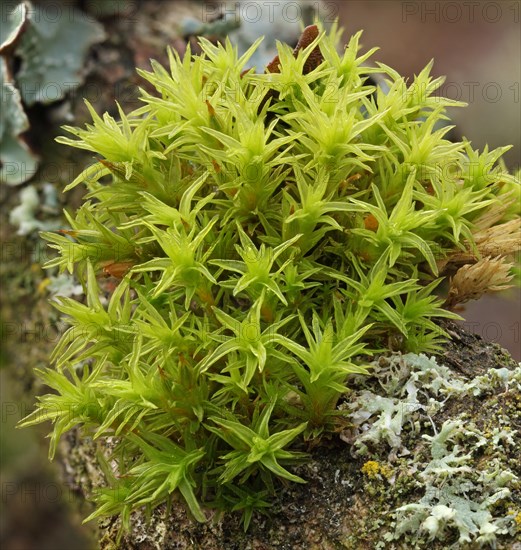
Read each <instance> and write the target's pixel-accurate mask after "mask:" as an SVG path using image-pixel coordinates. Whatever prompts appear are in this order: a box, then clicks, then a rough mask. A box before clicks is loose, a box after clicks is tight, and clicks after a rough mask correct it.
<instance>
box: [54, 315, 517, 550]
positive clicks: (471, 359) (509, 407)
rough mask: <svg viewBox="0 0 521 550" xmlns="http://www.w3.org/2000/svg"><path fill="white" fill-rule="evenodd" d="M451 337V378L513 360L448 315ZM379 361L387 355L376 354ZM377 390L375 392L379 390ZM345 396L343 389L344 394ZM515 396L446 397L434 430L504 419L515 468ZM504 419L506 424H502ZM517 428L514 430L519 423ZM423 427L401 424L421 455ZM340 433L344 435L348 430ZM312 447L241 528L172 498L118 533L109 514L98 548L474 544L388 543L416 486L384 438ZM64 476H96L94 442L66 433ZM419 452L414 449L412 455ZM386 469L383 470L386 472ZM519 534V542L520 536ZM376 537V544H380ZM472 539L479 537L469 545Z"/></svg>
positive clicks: (83, 479) (508, 541)
mask: <svg viewBox="0 0 521 550" xmlns="http://www.w3.org/2000/svg"><path fill="white" fill-rule="evenodd" d="M446 328H447V329H448V330H449V331H450V334H451V336H452V340H451V341H450V342H449V343H448V344H447V346H446V351H445V353H443V354H442V355H439V356H438V357H437V358H436V359H437V362H438V364H440V365H441V364H444V365H446V366H447V367H449V368H450V370H451V376H452V375H453V376H454V379H456V380H460V381H463V382H469V381H470V380H472V379H473V378H475V377H477V376H480V375H484V374H486V373H487V371H489V369H498V368H503V367H504V368H506V369H509V370H512V369H515V368H516V367H517V365H516V363H515V361H513V360H512V358H511V357H510V356H509V355H508V353H507V352H505V350H503V349H501V348H500V347H499V346H497V345H495V344H489V343H487V342H484V341H483V340H481V339H480V338H479V337H477V336H475V335H471V334H468V333H466V332H464V331H463V330H462V329H461V328H459V327H458V326H457V325H455V324H452V323H450V324H447V325H446ZM382 361H385V359H382ZM364 384H365V387H368V388H371V387H372V389H373V390H374V391H375V393H378V381H377V380H376V379H373V380H371V379H366V381H365V382H364ZM380 393H381V391H380ZM348 400H349V398H347V401H348ZM520 405H521V396H520V394H519V392H518V391H508V389H507V390H506V391H505V388H501V387H498V388H497V389H496V390H495V391H490V392H487V394H486V395H485V396H484V395H480V396H475V397H473V396H469V395H467V396H465V398H463V399H458V398H454V397H451V398H449V400H448V401H447V402H446V403H445V405H444V406H443V407H442V408H441V410H440V411H439V412H438V413H437V414H436V415H434V416H433V417H432V420H433V422H434V424H435V425H436V428H437V430H439V429H440V427H441V425H442V424H443V423H444V422H445V421H446V420H449V419H456V418H458V419H459V418H469V419H471V420H472V422H473V423H474V424H475V425H476V426H477V427H478V429H479V431H480V432H482V433H484V434H486V433H487V432H490V429H491V428H492V427H494V426H497V425H498V424H499V423H501V424H502V425H503V426H505V425H507V427H509V428H510V429H511V430H512V432H513V434H514V438H515V444H514V445H509V446H505V448H504V449H503V451H504V453H505V454H504V456H502V457H501V460H503V461H504V462H505V464H508V465H509V467H510V469H511V471H512V472H514V473H515V474H516V475H517V476H519V477H521V458H520V456H519V448H520V444H521V437H520V435H521V430H520V428H521V412H520V410H521V406H520ZM508 424H510V426H508ZM516 429H517V430H518V431H517V432H516V431H515V430H516ZM421 432H423V433H431V434H432V433H433V428H432V426H430V427H429V426H425V429H423V428H422V430H421ZM421 435H422V433H416V434H414V433H413V432H407V428H404V434H403V438H404V443H406V445H407V447H408V448H409V449H411V450H414V453H413V454H414V460H416V459H418V463H419V462H420V459H421V458H422V457H424V455H425V454H426V441H425V439H423V438H422V437H421ZM344 439H345V438H344ZM322 443H323V444H321V445H320V446H319V447H317V448H315V449H314V450H312V451H311V460H310V461H309V462H308V463H307V464H304V465H301V466H299V467H295V468H294V469H293V471H294V472H295V473H296V474H298V475H300V476H302V477H303V478H304V479H306V480H307V484H305V485H299V484H289V485H286V486H282V485H281V486H280V488H279V490H278V492H277V494H276V495H275V499H274V502H273V506H272V507H271V508H270V509H269V516H267V515H261V514H259V513H254V515H253V519H252V522H251V526H250V529H249V530H248V532H247V533H245V532H244V530H243V528H242V526H241V523H240V514H238V513H229V514H226V515H225V516H224V517H223V516H217V515H213V517H212V513H211V512H210V511H208V518H209V520H208V522H207V523H205V524H200V523H196V522H194V521H192V519H190V517H189V516H188V515H187V513H186V511H185V508H184V507H183V505H182V504H180V503H176V502H174V503H172V506H171V507H170V509H169V510H167V508H166V506H164V507H163V506H162V507H159V508H158V509H156V510H155V511H154V512H153V513H152V516H151V518H150V521H149V522H148V523H147V519H146V517H145V514H144V513H142V512H137V513H134V514H133V517H132V521H131V524H132V530H131V532H130V533H127V534H125V535H123V537H122V538H121V539H120V540H118V532H119V527H120V524H119V520H118V519H117V518H109V519H107V520H104V521H102V522H101V523H100V524H99V541H100V548H101V549H102V550H109V549H115V548H124V549H133V550H134V549H135V550H152V549H154V550H155V549H157V550H159V549H161V550H166V549H205V550H222V549H226V550H235V549H236V550H245V549H252V550H253V549H255V550H271V549H288V550H289V549H291V550H296V549H302V550H305V549H306V550H307V549H310V550H311V549H326V550H328V549H353V550H354V549H373V548H379V547H381V548H395V549H402V548H403V549H407V548H433V549H436V548H439V549H442V548H449V547H451V545H452V544H455V546H454V548H473V547H474V546H472V545H469V544H458V543H457V539H458V537H457V534H456V533H452V534H451V533H450V531H449V533H448V536H447V538H446V539H444V540H443V542H436V541H434V542H428V541H427V539H426V538H425V540H424V541H415V542H412V541H411V539H409V538H407V536H405V537H402V538H401V539H399V540H397V541H393V542H384V541H383V538H382V537H383V535H384V534H385V533H392V532H393V530H394V524H393V520H394V516H393V514H392V512H393V511H394V510H396V509H397V508H398V507H399V506H401V505H403V504H406V503H409V502H414V501H417V500H418V499H419V497H420V496H421V493H422V490H421V488H420V489H419V488H418V486H417V484H415V483H414V482H413V479H412V477H411V476H410V475H409V473H410V471H411V464H414V462H411V458H410V457H409V458H408V461H407V460H406V459H405V458H403V457H400V456H397V457H394V458H391V460H389V448H387V446H386V445H381V446H379V447H377V448H372V449H371V452H370V454H369V455H366V456H364V457H354V456H353V452H352V451H353V448H352V446H351V445H349V444H348V443H346V442H345V441H343V440H342V439H341V438H340V437H338V436H335V437H334V438H332V439H331V440H329V441H327V442H326V441H324V442H322ZM62 450H63V457H64V462H65V465H66V472H67V474H66V477H67V481H68V483H70V484H72V485H73V486H74V487H77V488H80V489H81V490H83V491H84V492H85V493H89V492H90V489H91V488H92V487H93V486H97V485H99V484H100V483H101V477H102V476H101V475H100V473H99V470H98V469H97V467H96V465H95V458H94V446H93V445H92V443H91V442H89V441H85V440H83V441H82V440H78V439H76V436H75V435H74V434H71V435H70V436H69V438H67V440H66V441H65V442H64V445H63V448H62ZM417 457H418V458H417ZM369 459H371V460H373V461H378V464H380V468H381V470H382V471H383V472H385V471H386V468H388V471H393V472H395V475H393V476H392V478H391V479H392V481H389V479H387V478H386V476H385V475H384V476H382V475H378V476H370V475H366V473H363V472H364V469H363V468H364V464H365V463H367V461H368V460H369ZM490 459H491V457H490V456H487V453H486V452H485V453H484V454H483V455H482V456H481V455H480V460H476V461H475V463H473V464H471V467H472V468H475V469H476V471H480V469H482V467H483V465H482V464H481V462H484V463H486V462H487V460H490ZM387 477H389V476H387ZM520 503H521V495H520V491H519V484H518V485H517V489H516V490H514V491H513V492H512V494H511V495H510V497H509V500H508V502H507V503H502V504H501V503H500V504H499V505H502V506H506V507H507V508H508V509H512V510H514V511H517V513H518V512H519V505H520ZM516 540H517V541H516ZM378 543H380V544H381V546H378ZM475 547H477V546H475ZM497 548H512V549H516V548H517V549H519V548H521V538H520V531H519V528H518V530H517V535H515V534H514V535H506V536H502V537H498V543H497Z"/></svg>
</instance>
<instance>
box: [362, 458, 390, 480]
mask: <svg viewBox="0 0 521 550" xmlns="http://www.w3.org/2000/svg"><path fill="white" fill-rule="evenodd" d="M360 471H361V472H362V473H363V474H364V475H366V476H367V477H368V478H370V479H374V478H375V477H377V476H382V477H385V478H386V479H389V478H390V477H391V476H392V474H393V470H392V468H391V467H390V466H388V465H387V464H380V462H377V461H376V460H368V461H367V462H366V463H365V464H364V465H363V466H362V468H361V469H360Z"/></svg>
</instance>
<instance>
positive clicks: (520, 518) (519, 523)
mask: <svg viewBox="0 0 521 550" xmlns="http://www.w3.org/2000/svg"><path fill="white" fill-rule="evenodd" d="M514 521H515V522H516V525H517V528H518V529H521V512H518V513H517V514H516V517H515V518H514Z"/></svg>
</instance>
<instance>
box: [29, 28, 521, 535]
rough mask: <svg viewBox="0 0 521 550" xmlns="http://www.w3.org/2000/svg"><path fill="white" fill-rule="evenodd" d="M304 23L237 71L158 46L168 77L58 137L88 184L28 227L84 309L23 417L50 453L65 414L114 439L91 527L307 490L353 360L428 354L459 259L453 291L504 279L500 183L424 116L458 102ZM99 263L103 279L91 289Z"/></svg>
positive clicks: (438, 336)
mask: <svg viewBox="0 0 521 550" xmlns="http://www.w3.org/2000/svg"><path fill="white" fill-rule="evenodd" d="M315 30H316V29H315ZM315 34H316V38H315V39H313V40H311V41H309V40H301V42H300V43H299V44H300V46H299V48H297V51H295V52H292V51H291V50H290V49H289V48H288V47H287V46H284V45H279V56H278V58H277V59H276V60H274V61H273V63H271V64H270V69H269V71H268V72H266V73H264V74H255V73H254V72H253V71H246V72H245V71H244V69H245V68H246V67H247V65H248V59H249V57H250V56H251V55H252V54H253V52H254V51H255V48H256V47H257V46H258V44H255V45H254V46H253V47H252V48H251V49H250V51H249V52H247V54H245V55H244V56H242V57H240V58H238V56H237V54H236V52H235V51H234V49H233V47H232V46H231V45H230V43H226V44H225V45H224V46H214V45H212V44H211V43H209V42H208V41H205V40H202V41H201V46H202V48H203V51H204V55H202V56H200V57H195V58H194V57H192V56H191V55H190V52H188V53H187V54H186V56H185V57H184V59H180V58H179V56H178V55H177V54H176V53H175V52H170V63H171V67H170V71H168V70H166V69H165V68H163V67H161V66H159V65H158V64H154V66H153V71H152V72H151V73H146V72H142V73H141V75H142V76H143V77H144V78H145V79H146V80H147V81H148V83H149V84H150V85H152V86H153V87H154V88H155V90H156V92H155V93H149V92H145V91H143V92H142V100H143V103H144V105H143V107H141V108H140V109H138V110H136V111H134V112H133V113H130V114H129V115H125V114H124V113H123V112H121V113H120V116H121V120H120V121H119V122H116V121H115V120H114V119H113V118H112V117H110V116H109V115H108V114H105V115H104V116H103V117H102V118H101V117H99V116H98V115H97V114H96V113H95V112H94V110H93V109H92V108H91V113H92V117H93V123H92V124H91V125H89V126H88V127H87V128H86V129H78V128H67V130H68V131H69V132H71V133H72V134H74V135H75V136H76V139H65V138H62V139H61V142H63V143H66V144H68V145H71V146H73V147H79V148H83V149H86V150H89V151H93V152H95V153H96V154H97V155H99V156H100V159H99V161H98V162H96V163H95V164H94V165H92V166H91V167H90V168H88V169H87V170H86V171H85V172H84V173H83V174H82V175H81V176H80V177H79V178H78V179H77V180H75V181H74V182H72V183H71V185H70V186H69V187H71V186H74V185H77V184H80V183H85V184H86V186H87V188H88V190H89V193H88V194H87V196H86V199H85V202H84V204H83V206H82V207H81V208H80V209H79V210H78V211H77V212H76V213H75V215H74V216H71V215H68V216H67V218H68V221H69V223H70V225H71V228H70V229H69V230H64V231H62V232H61V234H54V233H47V234H46V235H45V237H46V238H47V240H48V241H50V242H51V245H52V246H53V247H54V248H56V249H57V250H58V251H59V254H58V256H57V257H56V258H55V259H53V260H51V261H50V262H49V264H48V266H49V267H59V268H60V270H68V271H69V272H70V273H74V274H75V275H76V276H77V277H78V278H79V280H80V281H81V282H82V284H83V285H84V287H85V292H86V303H80V302H78V301H75V300H71V299H68V298H61V299H59V300H58V301H57V304H56V307H57V308H58V310H59V311H60V312H61V313H62V314H63V315H64V316H66V317H67V318H68V320H69V323H70V329H69V330H68V331H67V332H66V333H65V334H64V335H63V337H62V339H61V340H60V342H59V344H58V345H57V347H56V349H55V352H54V354H53V357H52V361H53V362H54V363H55V367H54V368H51V369H47V370H45V371H43V372H41V376H42V378H43V380H44V381H45V382H46V383H47V384H48V385H49V386H50V387H51V388H53V389H54V390H55V393H53V394H52V395H46V396H43V397H42V398H41V400H40V404H39V407H38V409H37V410H36V411H35V413H34V414H33V415H32V416H30V417H29V418H28V419H27V420H26V421H25V424H31V423H35V422H40V421H43V420H48V419H50V420H52V421H53V422H54V430H53V432H52V435H51V451H50V452H51V456H52V455H53V454H54V451H55V448H56V444H57V442H58V440H59V438H60V436H61V435H62V434H63V433H64V432H66V431H67V430H69V429H70V428H72V427H73V426H82V429H83V431H84V433H85V434H89V435H92V436H93V437H94V438H107V437H114V436H115V438H114V440H113V441H114V444H115V448H114V451H113V456H112V457H111V461H108V462H107V463H106V464H105V465H104V470H105V475H106V479H107V487H106V488H105V489H102V490H100V491H99V493H98V494H97V503H98V508H97V511H96V512H95V513H94V514H93V515H92V516H91V517H96V516H100V515H113V514H117V513H120V514H121V515H122V520H123V521H122V523H123V525H124V526H126V527H129V518H130V513H131V511H132V510H134V509H135V508H138V507H141V506H147V507H148V508H152V507H155V506H157V505H159V504H161V503H163V502H165V501H169V499H170V498H171V496H172V495H177V497H179V498H182V499H183V500H184V501H185V502H186V504H187V506H188V508H189V509H190V510H191V512H192V514H193V516H194V517H195V518H196V519H198V520H201V521H203V520H205V519H206V518H205V514H204V513H203V509H202V506H203V505H204V506H206V507H213V508H216V509H224V510H240V511H242V513H243V520H244V525H245V527H247V526H248V524H249V522H250V519H251V517H252V513H253V511H254V510H255V509H263V508H267V507H268V506H269V501H270V495H271V494H272V493H273V491H274V490H275V489H276V488H277V486H278V484H279V483H280V480H288V481H295V482H303V481H304V480H303V479H302V478H300V477H298V476H296V475H295V474H294V473H292V472H291V471H290V470H289V469H288V466H289V465H291V464H292V463H294V462H296V461H299V460H301V459H303V458H305V454H304V453H303V452H302V451H303V450H305V449H304V447H303V443H304V442H305V441H312V442H313V443H314V444H316V443H317V442H318V441H319V439H320V437H323V436H324V435H327V434H329V433H331V432H332V431H335V430H338V429H339V427H338V423H337V421H338V420H341V419H340V415H342V414H343V413H342V412H341V411H338V410H337V409H336V406H337V403H338V400H339V399H340V397H341V396H342V395H343V394H345V393H346V392H347V391H348V380H349V378H350V377H351V376H352V375H353V374H355V373H356V374H365V373H366V372H367V370H368V366H367V363H366V362H364V360H363V358H362V354H365V355H367V354H370V353H373V352H376V351H385V350H387V349H389V347H391V348H393V349H401V350H408V351H416V352H419V351H432V350H435V349H437V348H438V347H439V345H440V343H441V342H442V341H443V338H444V332H443V331H442V330H441V329H440V328H438V326H437V325H436V324H435V319H436V318H438V317H454V314H453V313H451V312H449V311H447V310H446V309H444V308H443V307H442V306H443V303H444V297H443V296H438V295H437V294H435V289H436V287H437V286H438V284H439V283H440V281H442V280H443V277H444V275H445V274H447V273H453V272H454V270H456V269H457V267H458V266H459V265H462V264H464V266H465V268H466V269H465V271H464V273H463V274H462V276H460V277H459V279H454V280H455V281H457V282H456V283H455V286H454V285H453V286H452V287H451V293H450V295H449V298H450V300H449V302H450V303H451V304H453V303H456V302H461V301H464V300H465V299H468V298H469V297H470V296H472V297H475V296H477V295H479V294H480V293H481V292H484V291H485V290H487V289H492V290H496V289H499V288H503V287H504V286H505V285H506V283H507V282H508V281H509V278H510V275H509V268H510V264H509V263H508V261H507V260H506V259H505V256H506V255H507V254H509V253H510V252H512V250H513V249H515V247H516V246H517V245H518V244H519V243H518V240H517V241H516V239H515V231H516V229H517V228H518V227H519V208H518V204H517V202H516V198H517V196H518V195H519V181H518V180H517V179H516V178H514V177H513V176H511V175H509V174H508V173H507V172H506V170H505V169H504V167H502V166H501V165H498V164H497V161H498V159H499V158H500V156H501V154H502V152H503V150H497V151H493V152H489V151H487V150H485V151H484V152H483V153H478V152H476V151H473V150H472V148H471V146H470V144H469V143H468V142H466V141H465V142H461V143H450V142H449V141H448V140H446V139H445V138H444V136H445V134H446V132H447V128H441V129H436V127H437V126H436V125H437V124H438V123H439V122H440V121H444V120H445V119H446V116H445V114H444V113H445V108H446V107H448V106H451V105H455V103H454V102H451V101H449V100H447V99H444V98H440V97H438V96H437V95H436V90H437V88H438V87H439V86H440V85H441V83H442V79H439V78H437V79H433V78H431V77H430V76H429V70H430V66H429V67H427V68H426V69H425V70H424V71H422V72H421V73H420V74H419V75H418V76H417V77H416V78H415V80H414V82H413V83H412V84H411V85H410V86H408V85H407V83H406V82H405V81H404V79H403V78H401V77H400V76H399V75H398V74H397V73H396V72H395V71H393V70H392V69H390V68H389V67H386V66H383V65H381V66H379V68H377V69H375V68H367V67H363V66H362V63H363V62H364V61H365V60H366V59H367V58H368V57H369V55H370V54H371V53H372V52H370V53H368V54H366V55H363V56H358V50H359V46H358V40H359V35H356V36H354V37H353V38H352V39H351V40H350V42H349V45H348V46H347V47H346V49H345V51H344V52H343V53H342V54H339V53H338V52H337V49H336V44H337V41H338V38H339V34H340V33H339V32H337V30H336V29H334V30H333V32H332V33H331V35H329V36H326V35H325V34H323V33H322V34H318V32H316V33H315ZM311 35H312V36H313V33H311ZM305 36H306V37H307V38H309V36H310V33H309V32H308V33H307V34H306V35H305ZM375 72H380V73H382V74H383V75H384V76H385V78H386V79H387V81H388V88H389V91H388V92H387V93H386V94H384V93H383V92H382V91H381V90H380V89H376V88H375V86H374V85H372V84H371V82H370V80H369V78H370V76H371V74H372V73H375ZM493 243H496V244H497V246H495V248H494V250H495V253H494V257H495V258H496V257H498V258H496V259H494V260H491V259H489V258H487V256H488V255H489V254H488V251H489V250H491V249H492V248H493V247H492V244H493ZM516 243H517V244H516ZM475 266H477V268H478V269H479V270H480V271H479V272H480V273H486V274H487V277H486V278H480V279H479V281H481V282H480V283H479V284H478V283H477V282H476V283H475V284H474V285H471V284H470V281H472V280H476V279H475V275H476V273H475V272H473V268H474V267H475ZM103 274H105V275H110V276H113V277H116V278H121V281H120V282H119V284H118V285H117V286H116V287H115V289H114V290H113V291H112V292H110V293H108V294H109V295H107V293H104V292H102V290H101V289H100V286H99V284H98V277H99V276H100V275H103ZM473 277H474V279H473ZM483 281H484V282H483ZM114 468H115V471H114Z"/></svg>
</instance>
